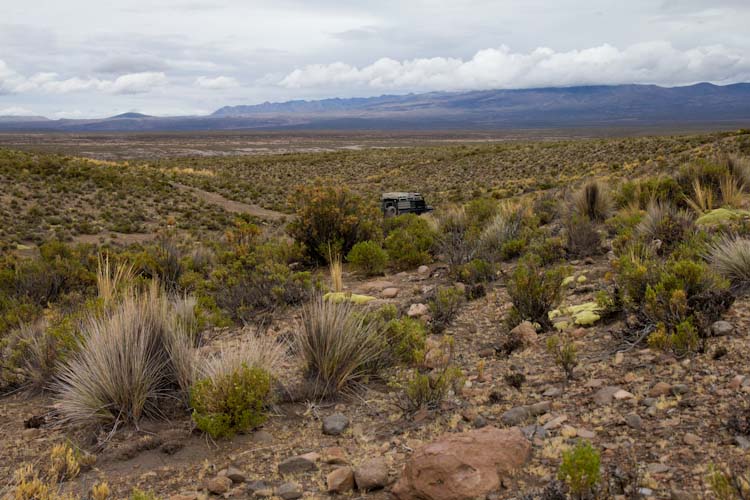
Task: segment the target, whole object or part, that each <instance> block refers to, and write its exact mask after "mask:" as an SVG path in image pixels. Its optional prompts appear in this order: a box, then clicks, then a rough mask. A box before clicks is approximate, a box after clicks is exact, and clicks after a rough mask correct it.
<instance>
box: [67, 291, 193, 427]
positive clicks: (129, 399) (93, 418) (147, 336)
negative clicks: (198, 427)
mask: <svg viewBox="0 0 750 500" xmlns="http://www.w3.org/2000/svg"><path fill="white" fill-rule="evenodd" d="M173 311H174V309H173V304H172V303H171V302H170V300H169V299H168V298H167V297H166V295H165V294H164V293H163V292H162V290H161V289H160V288H159V286H158V284H157V283H156V282H152V283H151V285H150V286H148V287H147V288H146V289H145V290H141V291H135V290H134V291H131V292H130V293H128V294H126V295H125V296H124V298H123V299H122V301H121V302H120V303H119V304H118V305H116V306H114V307H113V309H112V311H111V313H109V314H105V315H91V316H90V317H89V318H88V320H87V321H86V322H85V323H84V325H83V328H82V331H81V336H80V341H79V342H80V343H79V348H78V350H77V352H76V353H75V354H74V355H72V356H71V358H70V359H69V360H68V362H67V363H65V365H64V366H63V367H62V368H61V370H60V374H59V376H58V379H57V381H56V382H55V384H54V390H55V392H56V393H57V394H56V402H55V407H56V409H57V410H58V411H59V412H60V414H61V415H62V418H63V421H65V422H68V423H73V424H85V423H115V424H116V423H120V422H138V420H140V419H141V418H142V417H144V416H150V417H159V416H164V407H165V405H166V403H167V401H170V400H171V401H173V400H174V399H175V398H177V399H185V398H186V394H187V390H188V389H189V386H190V383H191V382H192V373H193V370H194V367H195V361H194V346H193V341H194V339H193V338H192V336H191V335H190V334H189V332H185V331H184V329H183V327H181V325H180V323H179V322H177V321H175V315H174V312H173Z"/></svg>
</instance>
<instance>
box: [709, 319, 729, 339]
mask: <svg viewBox="0 0 750 500" xmlns="http://www.w3.org/2000/svg"><path fill="white" fill-rule="evenodd" d="M733 333H734V325H733V324H732V323H730V322H729V321H717V322H715V323H714V324H713V325H711V335H714V336H715V337H723V336H724V335H731V334H733Z"/></svg>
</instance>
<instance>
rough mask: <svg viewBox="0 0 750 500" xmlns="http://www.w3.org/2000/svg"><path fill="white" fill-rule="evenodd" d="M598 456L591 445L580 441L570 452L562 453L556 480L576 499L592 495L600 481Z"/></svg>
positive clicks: (597, 452)
mask: <svg viewBox="0 0 750 500" xmlns="http://www.w3.org/2000/svg"><path fill="white" fill-rule="evenodd" d="M600 462H601V458H600V454H599V451H598V450H596V449H595V448H594V447H593V446H591V443H590V442H588V441H582V442H579V443H578V444H576V445H575V447H573V448H572V449H570V450H567V451H564V452H563V457H562V463H561V464H560V470H559V471H558V473H557V477H558V479H560V480H561V481H563V482H564V483H565V484H566V485H568V488H569V489H570V493H572V494H573V495H574V496H575V497H577V498H584V497H587V496H588V495H590V494H592V493H594V488H595V487H596V485H597V484H599V481H600V479H601V476H600V475H601V472H600V470H599V467H600V465H601V464H600Z"/></svg>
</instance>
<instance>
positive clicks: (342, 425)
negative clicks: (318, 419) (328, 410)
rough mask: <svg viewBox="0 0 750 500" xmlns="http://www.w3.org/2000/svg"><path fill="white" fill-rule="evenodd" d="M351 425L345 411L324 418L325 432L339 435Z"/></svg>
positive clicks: (330, 434)
mask: <svg viewBox="0 0 750 500" xmlns="http://www.w3.org/2000/svg"><path fill="white" fill-rule="evenodd" d="M347 427H349V418H348V417H347V416H346V415H344V414H343V413H334V414H333V415H328V416H327V417H325V418H323V434H327V435H329V436H338V435H339V434H341V433H342V432H344V431H345V430H346V428H347Z"/></svg>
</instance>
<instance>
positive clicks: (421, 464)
mask: <svg viewBox="0 0 750 500" xmlns="http://www.w3.org/2000/svg"><path fill="white" fill-rule="evenodd" d="M530 455H531V443H530V442H529V440H528V439H526V438H525V437H524V435H523V434H522V433H521V430H520V429H518V428H512V429H498V428H496V427H484V428H482V429H477V430H473V431H469V432H465V433H461V434H447V435H444V436H443V437H441V438H440V439H438V440H437V441H434V442H432V443H430V444H428V445H426V446H423V447H422V448H419V449H418V450H417V451H415V452H414V454H413V455H412V456H411V458H410V459H409V461H408V462H407V463H406V465H405V466H404V471H403V473H402V475H401V479H399V481H398V482H397V483H396V485H395V486H394V487H393V494H394V495H396V497H397V498H399V499H401V500H407V499H422V500H470V499H473V498H484V497H485V495H486V494H487V493H489V492H490V491H493V490H496V489H498V488H499V487H500V485H501V482H502V480H503V478H505V477H507V476H509V475H510V474H511V472H512V471H514V470H515V469H518V468H520V467H522V466H523V465H524V464H525V463H526V461H527V460H528V459H529V457H530Z"/></svg>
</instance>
